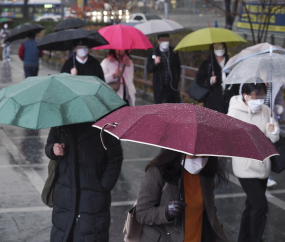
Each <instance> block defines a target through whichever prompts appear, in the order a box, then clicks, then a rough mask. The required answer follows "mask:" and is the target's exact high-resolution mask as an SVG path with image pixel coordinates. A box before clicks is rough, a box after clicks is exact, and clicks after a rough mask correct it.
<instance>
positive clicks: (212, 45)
mask: <svg viewBox="0 0 285 242" xmlns="http://www.w3.org/2000/svg"><path fill="white" fill-rule="evenodd" d="M221 44H222V45H223V46H224V49H225V54H224V57H226V59H229V56H228V47H227V44H226V43H224V42H222V43H221ZM214 45H215V44H211V46H210V49H209V52H210V58H211V54H213V56H214V55H215V53H214Z"/></svg>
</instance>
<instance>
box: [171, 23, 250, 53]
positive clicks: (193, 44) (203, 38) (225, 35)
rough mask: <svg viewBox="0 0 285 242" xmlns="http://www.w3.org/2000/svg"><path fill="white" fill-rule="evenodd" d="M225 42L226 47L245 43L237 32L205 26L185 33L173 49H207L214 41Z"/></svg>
mask: <svg viewBox="0 0 285 242" xmlns="http://www.w3.org/2000/svg"><path fill="white" fill-rule="evenodd" d="M222 42H225V43H226V44H227V46H228V47H233V46H237V45H241V44H244V43H246V42H247V41H246V40H245V39H244V38H242V37H241V36H240V35H238V34H237V33H235V32H233V31H231V30H228V29H222V28H205V29H200V30H197V31H195V32H193V33H191V34H188V35H186V36H185V37H184V38H183V39H182V40H181V41H180V42H179V43H178V45H177V46H176V47H175V49H174V50H175V51H177V50H178V51H195V50H209V49H210V45H211V44H214V43H222Z"/></svg>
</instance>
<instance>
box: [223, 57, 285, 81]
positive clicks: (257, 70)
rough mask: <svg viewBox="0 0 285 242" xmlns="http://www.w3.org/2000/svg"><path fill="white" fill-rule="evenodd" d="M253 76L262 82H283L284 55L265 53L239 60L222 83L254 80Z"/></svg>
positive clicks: (284, 69) (284, 72)
mask: <svg viewBox="0 0 285 242" xmlns="http://www.w3.org/2000/svg"><path fill="white" fill-rule="evenodd" d="M253 77H258V78H260V79H262V81H263V82H266V83H268V82H285V55H280V54H275V53H267V54H262V55H257V56H253V57H250V58H248V59H246V60H243V61H241V62H240V63H239V64H237V65H236V67H235V68H234V69H233V70H232V71H231V72H230V74H229V75H228V77H227V79H226V80H225V81H224V82H223V84H239V83H248V82H255V81H254V79H251V78H253Z"/></svg>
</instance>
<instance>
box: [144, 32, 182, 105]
mask: <svg viewBox="0 0 285 242" xmlns="http://www.w3.org/2000/svg"><path fill="white" fill-rule="evenodd" d="M158 44H159V47H157V48H156V49H154V50H153V51H152V52H151V53H150V55H149V57H148V60H147V71H148V72H149V73H153V94H154V101H155V103H156V104H158V103H180V91H179V88H178V85H179V81H180V71H181V68H180V59H179V55H178V53H177V52H174V51H173V48H172V47H171V46H169V35H168V34H161V35H158Z"/></svg>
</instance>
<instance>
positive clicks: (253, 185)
mask: <svg viewBox="0 0 285 242" xmlns="http://www.w3.org/2000/svg"><path fill="white" fill-rule="evenodd" d="M255 81H256V82H255V84H254V83H246V84H244V85H243V87H242V95H240V96H233V97H232V98H231V101H230V106H229V112H228V115H229V116H231V117H234V118H237V119H239V120H242V121H244V122H247V123H250V124H254V125H256V126H257V127H258V128H259V129H260V130H261V131H262V132H263V133H264V134H265V135H266V136H267V137H268V138H269V139H270V140H271V141H272V142H273V143H275V142H276V141H278V140H279V125H278V124H277V123H276V121H275V119H274V118H273V119H271V110H270V108H268V107H267V106H266V105H264V104H263V103H264V96H265V93H266V86H265V84H264V83H260V82H262V80H261V79H259V78H255ZM251 82H252V80H251ZM270 122H272V123H270ZM241 142H242V137H241ZM232 166H233V172H234V174H235V176H237V177H238V179H239V181H240V183H241V185H242V188H243V190H244V191H245V193H246V195H247V199H246V202H245V205H246V208H245V210H244V212H243V214H242V219H241V226H240V231H239V237H238V242H245V241H250V242H252V241H255V242H260V241H261V237H262V234H263V231H264V228H265V224H266V218H267V216H266V215H267V212H268V205H267V199H266V196H265V191H266V185H267V179H268V177H269V174H270V170H271V163H270V160H269V159H266V160H264V161H263V162H259V161H256V160H251V159H245V158H233V159H232Z"/></svg>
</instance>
